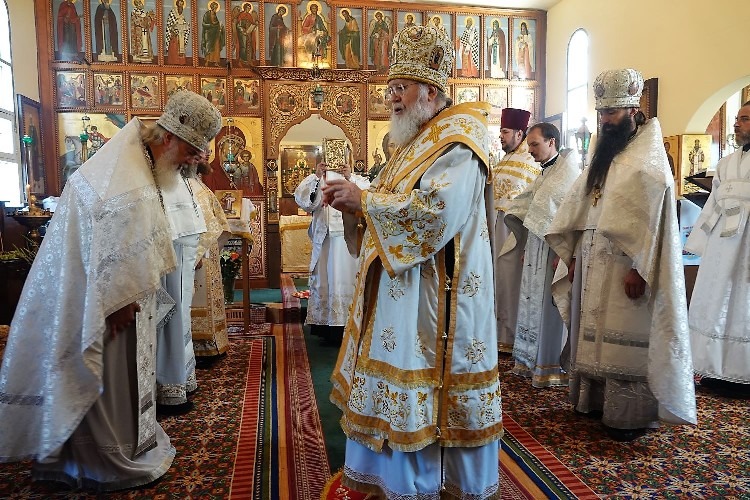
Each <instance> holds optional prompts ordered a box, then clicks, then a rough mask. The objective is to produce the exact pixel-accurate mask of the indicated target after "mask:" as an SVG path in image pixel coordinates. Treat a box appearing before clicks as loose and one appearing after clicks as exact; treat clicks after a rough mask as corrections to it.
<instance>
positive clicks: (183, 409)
mask: <svg viewBox="0 0 750 500" xmlns="http://www.w3.org/2000/svg"><path fill="white" fill-rule="evenodd" d="M193 408H194V405H193V403H192V402H191V401H186V402H185V403H181V404H178V405H160V404H158V403H157V404H156V413H158V414H159V415H164V416H175V415H184V414H186V413H188V412H189V411H190V410H192V409H193Z"/></svg>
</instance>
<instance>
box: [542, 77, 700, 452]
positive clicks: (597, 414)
mask: <svg viewBox="0 0 750 500" xmlns="http://www.w3.org/2000/svg"><path fill="white" fill-rule="evenodd" d="M642 90H643V77H641V75H640V73H638V72H637V71H636V70H634V69H621V70H614V71H605V72H603V73H601V74H600V75H599V76H598V77H597V78H596V80H595V82H594V96H595V99H596V109H597V111H598V112H599V117H600V119H601V124H602V127H601V134H600V137H599V138H598V142H597V144H596V150H595V151H594V155H593V157H592V160H591V165H590V166H589V168H588V169H587V170H586V171H584V172H583V173H582V175H581V176H580V177H579V178H578V180H577V181H576V182H575V183H574V184H573V187H572V188H571V190H570V191H569V192H568V194H567V195H566V197H565V200H564V201H563V203H562V204H561V206H560V208H559V209H558V211H557V214H556V216H555V218H554V220H553V221H552V225H551V227H550V228H549V230H548V232H547V235H546V240H547V242H548V243H549V245H550V247H552V249H553V250H554V251H555V252H556V253H557V255H559V256H560V258H561V259H562V260H563V261H564V262H565V263H566V264H567V265H568V269H570V272H569V274H568V276H569V278H570V279H569V280H560V281H558V282H557V284H556V286H555V287H553V295H554V297H555V303H556V304H557V306H558V308H559V309H560V312H561V314H562V316H563V318H564V319H565V320H566V321H567V322H569V331H570V337H569V340H568V342H569V343H568V346H567V349H566V352H568V351H569V353H570V355H569V360H568V361H569V366H568V368H569V371H570V400H571V403H573V410H574V411H575V412H576V413H579V414H586V415H588V416H589V417H594V418H599V419H601V423H602V425H603V430H604V432H606V433H607V434H608V435H609V436H610V437H611V438H612V439H615V440H618V441H631V440H633V439H636V438H638V437H640V436H642V435H643V434H644V433H645V432H646V429H654V428H657V427H659V424H660V422H667V423H670V424H695V423H696V408H695V388H694V382H693V366H692V359H691V353H690V339H689V335H688V328H687V304H686V297H685V282H684V274H683V269H682V248H681V245H680V238H679V232H678V225H677V214H676V204H675V196H674V181H673V179H672V174H671V171H670V168H669V161H668V160H667V154H666V152H665V150H664V145H663V138H662V132H661V127H660V125H659V122H658V121H657V119H656V118H651V119H650V120H646V118H645V116H644V115H643V113H642V112H641V111H640V109H639V101H640V97H641V93H642Z"/></svg>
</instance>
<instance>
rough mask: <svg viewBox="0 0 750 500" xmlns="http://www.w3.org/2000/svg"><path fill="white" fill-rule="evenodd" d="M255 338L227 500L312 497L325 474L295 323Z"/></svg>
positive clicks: (317, 494)
mask: <svg viewBox="0 0 750 500" xmlns="http://www.w3.org/2000/svg"><path fill="white" fill-rule="evenodd" d="M272 332H273V335H272V336H267V337H255V338H252V339H250V340H249V341H250V342H253V343H261V344H262V355H256V354H255V351H253V354H252V355H251V356H250V362H249V368H248V372H247V381H246V389H245V398H244V402H243V410H242V423H241V425H240V435H239V441H238V446H237V454H236V457H235V466H234V473H233V475H232V486H231V490H230V495H229V498H230V499H243V500H244V499H253V500H256V499H257V500H273V499H298V500H317V499H318V498H320V494H321V492H322V491H323V487H324V485H325V483H326V480H327V479H328V477H329V476H330V469H329V467H328V457H327V456H326V451H325V445H324V442H323V433H322V430H321V426H320V417H319V414H318V408H317V404H316V403H315V396H314V393H313V387H312V379H311V377H310V368H309V365H308V361H307V353H306V350H305V344H304V340H303V339H302V337H301V333H302V329H301V326H300V325H299V323H296V324H285V325H274V326H273V328H272Z"/></svg>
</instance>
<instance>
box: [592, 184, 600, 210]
mask: <svg viewBox="0 0 750 500" xmlns="http://www.w3.org/2000/svg"><path fill="white" fill-rule="evenodd" d="M601 197H602V190H601V189H600V188H599V186H598V185H595V186H594V203H592V204H591V206H592V207H595V206H596V204H597V202H598V201H599V198H601Z"/></svg>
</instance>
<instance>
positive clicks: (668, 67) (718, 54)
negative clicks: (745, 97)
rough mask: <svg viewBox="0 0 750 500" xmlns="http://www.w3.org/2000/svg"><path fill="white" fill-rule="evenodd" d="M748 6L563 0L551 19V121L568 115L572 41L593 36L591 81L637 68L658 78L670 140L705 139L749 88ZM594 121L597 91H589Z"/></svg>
mask: <svg viewBox="0 0 750 500" xmlns="http://www.w3.org/2000/svg"><path fill="white" fill-rule="evenodd" d="M747 7H748V3H747V0H713V1H712V2H706V1H705V0H628V1H625V0H562V1H561V2H560V3H558V4H557V5H555V6H554V7H552V8H551V9H550V10H549V12H548V17H547V87H546V88H547V91H546V109H545V112H544V116H550V115H553V114H556V113H560V112H562V111H564V109H565V83H566V78H567V74H566V55H567V49H568V41H569V40H570V37H571V35H572V34H573V32H574V31H575V30H576V29H578V28H583V29H585V30H586V31H587V32H588V34H589V52H590V65H589V72H590V74H589V82H590V83H593V81H594V78H596V75H597V74H599V73H600V72H601V71H603V70H606V69H615V68H623V67H633V68H636V69H638V70H639V71H640V72H641V73H642V74H643V77H644V78H653V77H657V78H658V79H659V98H658V110H657V115H658V117H659V121H660V122H661V124H662V129H663V132H664V135H674V134H683V133H704V131H705V130H706V127H707V126H708V123H709V121H710V120H711V117H713V115H714V114H715V113H716V111H718V109H719V107H720V106H721V105H722V103H723V102H724V101H726V100H727V99H728V98H729V97H730V96H731V95H732V94H734V93H735V92H737V90H738V89H740V88H742V87H744V86H746V85H750V63H748V54H750V52H749V51H748V49H750V36H748V8H747ZM589 100H590V106H591V116H592V117H593V116H595V115H594V110H593V109H594V99H593V93H592V92H589Z"/></svg>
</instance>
